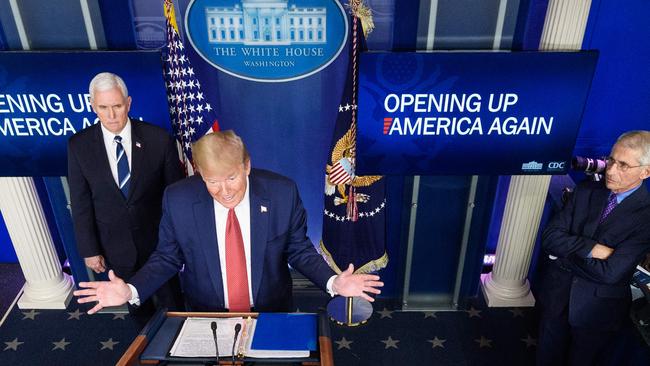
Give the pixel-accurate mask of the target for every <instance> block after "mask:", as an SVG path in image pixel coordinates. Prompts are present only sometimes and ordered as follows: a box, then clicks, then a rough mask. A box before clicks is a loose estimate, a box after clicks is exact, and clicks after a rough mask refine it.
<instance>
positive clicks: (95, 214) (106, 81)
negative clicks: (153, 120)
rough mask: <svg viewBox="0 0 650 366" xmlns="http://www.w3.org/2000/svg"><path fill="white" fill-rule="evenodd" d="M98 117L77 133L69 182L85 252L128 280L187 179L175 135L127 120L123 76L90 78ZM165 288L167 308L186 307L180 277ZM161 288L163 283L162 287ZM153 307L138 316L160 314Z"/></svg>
mask: <svg viewBox="0 0 650 366" xmlns="http://www.w3.org/2000/svg"><path fill="white" fill-rule="evenodd" d="M89 89H90V90H89V92H90V97H91V99H90V101H91V104H92V108H93V111H94V112H95V113H96V114H97V117H98V118H99V122H100V123H97V124H95V125H94V126H91V127H88V128H86V129H84V130H82V131H80V132H78V133H76V134H75V135H74V136H72V137H71V138H70V141H69V142H68V181H69V184H70V201H71V206H72V217H73V222H74V229H75V236H76V239H77V247H78V249H79V254H80V255H81V256H82V257H83V258H84V261H85V264H86V266H87V267H89V268H90V269H92V270H93V271H95V272H96V273H101V272H105V271H106V269H107V268H112V269H113V270H114V271H115V273H116V274H117V275H118V276H120V277H123V278H126V279H129V278H131V276H133V274H135V272H136V271H137V270H138V269H139V268H140V267H141V266H142V265H143V264H144V263H145V262H146V261H147V259H148V258H149V256H150V255H151V253H152V252H153V250H154V249H155V247H156V243H157V242H158V225H159V223H160V217H161V215H162V196H163V192H164V189H165V187H167V186H168V185H169V184H171V183H173V182H176V181H178V180H180V179H182V178H183V177H184V173H183V170H182V167H181V164H180V161H179V158H178V152H177V150H176V144H175V142H174V139H173V138H172V137H171V136H170V135H169V133H167V131H165V130H164V129H162V128H160V127H157V126H153V125H150V124H148V123H145V122H141V121H137V120H131V119H129V117H128V113H129V109H130V106H131V97H130V96H129V95H128V90H127V88H126V85H125V84H124V81H123V80H122V79H121V78H120V77H119V76H117V75H115V74H111V73H106V72H105V73H100V74H98V75H96V76H95V77H94V78H93V80H92V81H91V82H90V88H89ZM170 278H172V280H171V281H170V283H169V284H166V285H163V286H161V290H160V291H159V292H158V294H157V297H156V299H157V301H158V302H159V305H160V306H162V307H168V308H171V309H179V308H181V307H182V297H181V294H180V284H179V283H178V277H177V276H170ZM161 285H162V284H161ZM153 310H154V309H153V306H152V304H146V305H145V306H143V307H141V308H140V309H139V310H138V311H137V312H136V315H145V316H146V315H147V314H151V313H153Z"/></svg>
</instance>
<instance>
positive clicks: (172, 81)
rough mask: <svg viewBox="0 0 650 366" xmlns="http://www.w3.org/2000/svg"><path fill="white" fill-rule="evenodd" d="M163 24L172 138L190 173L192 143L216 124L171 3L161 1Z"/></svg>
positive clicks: (191, 168)
mask: <svg viewBox="0 0 650 366" xmlns="http://www.w3.org/2000/svg"><path fill="white" fill-rule="evenodd" d="M164 9H165V18H166V23H167V45H166V46H165V47H163V69H164V74H165V85H166V88H167V99H168V101H169V114H170V116H171V121H172V127H173V129H174V134H175V135H176V141H177V142H178V144H179V146H180V150H181V151H182V154H181V155H182V156H181V160H182V161H183V163H184V165H185V169H186V171H187V173H188V175H192V174H193V171H194V169H193V165H192V143H193V142H195V141H196V140H198V139H200V138H201V137H202V136H204V135H205V134H208V133H211V132H213V131H219V123H218V121H217V118H216V114H215V111H214V109H213V108H212V106H211V105H210V103H208V101H207V100H206V98H205V95H204V94H203V91H202V90H201V83H200V82H199V80H198V79H197V77H196V74H195V72H194V68H193V67H192V64H191V63H190V60H189V59H188V58H187V55H186V54H185V46H184V45H183V41H182V40H181V37H180V34H179V31H178V25H177V23H176V14H175V11H174V4H173V2H172V1H171V0H165V2H164Z"/></svg>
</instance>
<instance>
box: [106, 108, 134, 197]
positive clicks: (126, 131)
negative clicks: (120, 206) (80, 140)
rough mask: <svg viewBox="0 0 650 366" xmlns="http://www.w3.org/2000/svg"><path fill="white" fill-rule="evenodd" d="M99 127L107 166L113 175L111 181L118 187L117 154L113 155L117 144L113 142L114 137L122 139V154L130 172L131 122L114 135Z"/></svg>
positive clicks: (127, 122)
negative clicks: (106, 157)
mask: <svg viewBox="0 0 650 366" xmlns="http://www.w3.org/2000/svg"><path fill="white" fill-rule="evenodd" d="M100 125H101V129H102V136H103V137H104V147H106V155H107V156H108V165H110V167H111V173H112V174H113V180H114V181H115V184H117V185H118V186H119V184H120V183H119V181H118V178H117V154H115V152H116V149H117V142H115V136H118V135H119V136H120V137H122V147H123V148H124V153H125V154H126V159H127V161H128V162H129V170H131V168H132V166H133V165H131V121H130V120H128V121H126V125H125V126H124V128H123V129H122V131H120V133H119V134H115V133H113V132H111V131H109V130H107V129H106V127H104V125H102V124H101V123H100Z"/></svg>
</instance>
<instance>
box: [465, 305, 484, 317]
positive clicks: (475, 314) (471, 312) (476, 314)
mask: <svg viewBox="0 0 650 366" xmlns="http://www.w3.org/2000/svg"><path fill="white" fill-rule="evenodd" d="M465 311H466V312H467V314H469V317H470V318H474V317H477V318H480V317H481V310H477V309H475V308H474V307H473V306H472V307H470V308H469V310H465Z"/></svg>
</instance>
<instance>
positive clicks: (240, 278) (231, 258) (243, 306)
mask: <svg viewBox="0 0 650 366" xmlns="http://www.w3.org/2000/svg"><path fill="white" fill-rule="evenodd" d="M226 277H228V304H229V305H228V306H229V308H230V311H235V312H242V311H244V312H245V311H250V299H249V297H248V276H247V274H246V254H245V253H244V239H243V237H242V234H241V228H240V227H239V221H237V215H235V210H234V209H232V208H231V209H230V210H228V221H227V222H226Z"/></svg>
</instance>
